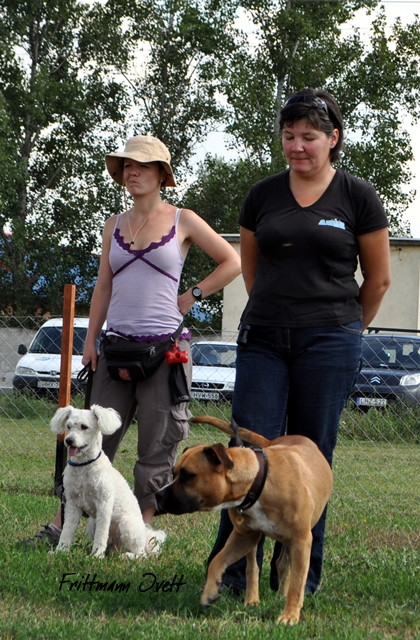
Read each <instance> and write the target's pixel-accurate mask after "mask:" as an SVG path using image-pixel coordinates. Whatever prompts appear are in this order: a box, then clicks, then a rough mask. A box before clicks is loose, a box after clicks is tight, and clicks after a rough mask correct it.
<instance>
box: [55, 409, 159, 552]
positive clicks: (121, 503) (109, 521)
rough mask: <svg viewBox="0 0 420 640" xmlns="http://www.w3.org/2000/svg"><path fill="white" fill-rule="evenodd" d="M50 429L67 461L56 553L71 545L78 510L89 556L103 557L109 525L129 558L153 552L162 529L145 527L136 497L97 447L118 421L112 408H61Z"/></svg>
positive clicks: (112, 536) (116, 542) (77, 518)
mask: <svg viewBox="0 0 420 640" xmlns="http://www.w3.org/2000/svg"><path fill="white" fill-rule="evenodd" d="M50 425H51V431H53V432H54V433H56V434H64V433H66V436H65V438H64V444H65V445H66V447H67V448H68V453H69V456H70V459H69V460H68V463H67V465H66V468H65V470H64V474H63V484H64V495H65V498H66V503H65V508H64V524H63V529H62V532H61V536H60V540H59V543H58V545H57V548H56V551H57V552H59V551H67V550H68V549H69V547H70V546H71V544H72V542H73V538H74V534H75V532H76V529H77V526H78V524H79V522H80V519H81V517H82V514H83V512H85V513H87V514H88V515H89V524H88V534H89V535H90V536H91V537H92V538H93V547H92V555H93V556H96V557H98V558H101V557H103V556H104V554H105V551H106V548H107V544H108V537H109V534H110V528H111V527H112V528H111V531H112V532H113V534H112V535H111V538H112V539H113V542H114V545H115V547H116V548H118V549H120V548H121V550H123V551H124V555H125V556H126V557H128V558H138V557H142V556H146V555H148V554H150V553H158V552H159V551H160V548H161V546H162V544H163V542H164V541H165V538H166V533H165V532H164V531H161V530H154V529H152V528H151V527H149V526H148V525H145V523H144V521H143V517H142V515H141V511H140V507H139V504H138V502H137V499H136V497H135V496H134V494H133V492H132V491H131V489H130V487H129V486H128V483H127V482H126V480H125V479H124V478H123V476H122V475H121V474H120V473H119V471H117V470H116V469H115V468H114V467H113V466H112V464H111V462H110V460H109V458H108V457H107V455H106V454H105V453H104V452H103V451H102V434H106V435H109V434H111V433H114V432H115V431H116V430H117V429H118V428H119V427H120V425H121V420H120V416H119V414H118V413H117V412H116V411H114V409H105V408H104V407H100V406H99V405H92V407H91V408H90V409H76V408H74V407H71V406H68V407H62V408H61V409H58V410H57V411H56V413H55V415H54V417H53V418H52V420H51V423H50Z"/></svg>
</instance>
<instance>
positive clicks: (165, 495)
mask: <svg viewBox="0 0 420 640" xmlns="http://www.w3.org/2000/svg"><path fill="white" fill-rule="evenodd" d="M155 499H156V505H157V512H158V513H173V514H174V515H177V516H179V515H181V514H183V513H192V512H193V511H200V503H199V501H198V500H197V498H195V497H194V496H189V495H187V494H185V493H178V492H177V491H176V490H175V489H174V486H173V485H168V486H167V487H163V489H159V491H158V492H157V493H155Z"/></svg>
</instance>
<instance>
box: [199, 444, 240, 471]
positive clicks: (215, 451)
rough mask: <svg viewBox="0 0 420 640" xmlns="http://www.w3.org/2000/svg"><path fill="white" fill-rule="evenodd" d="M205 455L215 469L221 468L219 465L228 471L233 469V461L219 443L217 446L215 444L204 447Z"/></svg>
mask: <svg viewBox="0 0 420 640" xmlns="http://www.w3.org/2000/svg"><path fill="white" fill-rule="evenodd" d="M203 453H204V455H205V456H206V458H207V460H208V461H209V462H210V464H212V465H214V466H215V467H217V466H219V464H221V465H223V466H224V467H225V468H226V469H233V461H232V459H231V458H230V457H229V456H228V454H227V451H226V447H225V446H224V445H223V444H221V442H218V443H217V444H213V445H211V446H208V447H204V449H203Z"/></svg>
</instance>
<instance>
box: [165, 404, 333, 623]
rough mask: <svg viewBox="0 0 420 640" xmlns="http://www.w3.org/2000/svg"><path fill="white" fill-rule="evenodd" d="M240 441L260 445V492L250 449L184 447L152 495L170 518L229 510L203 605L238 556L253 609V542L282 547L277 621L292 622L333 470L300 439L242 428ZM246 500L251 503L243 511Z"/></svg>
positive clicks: (224, 425)
mask: <svg viewBox="0 0 420 640" xmlns="http://www.w3.org/2000/svg"><path fill="white" fill-rule="evenodd" d="M192 422H205V423H208V424H211V425H213V426H215V427H217V428H218V429H220V430H221V431H224V432H225V433H227V434H229V435H234V434H233V431H232V427H231V425H230V424H229V423H228V422H225V421H224V420H219V419H218V418H214V417H212V416H198V417H196V418H194V419H193V420H192ZM238 435H239V437H240V438H241V439H242V440H246V441H247V442H249V443H250V444H252V445H255V446H257V447H264V449H263V454H265V455H264V457H265V458H266V460H267V463H268V471H267V476H266V480H265V483H263V485H262V486H260V487H258V486H255V483H254V480H255V479H256V477H258V475H259V471H260V468H262V467H264V463H262V464H261V463H260V462H259V457H261V454H257V453H256V452H255V451H254V450H253V449H251V448H248V447H231V448H226V447H225V446H224V445H223V444H220V443H218V444H214V445H196V446H193V447H189V448H187V449H186V450H185V451H184V453H183V454H182V456H181V457H180V458H179V460H178V461H177V463H176V465H175V468H174V480H173V482H171V483H170V484H169V485H167V486H166V487H164V488H163V489H161V490H160V491H158V492H157V494H156V500H157V503H158V507H159V508H161V509H163V510H165V511H167V512H168V513H175V514H182V513H190V512H192V511H218V510H220V509H225V508H228V509H229V516H230V519H231V520H232V524H233V531H232V533H231V535H230V537H229V538H228V540H227V542H226V544H225V546H224V548H223V549H222V550H221V551H220V552H219V553H218V554H217V555H216V556H215V557H214V558H213V560H212V561H211V563H210V565H209V568H208V573H207V581H206V584H205V587H204V591H203V593H202V596H201V604H202V605H203V606H205V607H206V606H209V605H211V604H212V603H213V602H215V601H216V600H217V598H218V596H219V590H220V586H221V584H222V576H223V573H224V571H225V570H226V568H227V567H228V566H229V565H230V564H233V563H234V562H236V561H237V560H239V559H240V558H242V557H244V556H246V559H247V568H246V581H247V584H246V592H245V604H256V603H258V602H259V588H258V580H259V575H258V574H259V571H258V565H257V561H256V550H257V545H258V541H259V539H260V537H261V534H263V533H264V534H265V535H267V536H269V537H270V538H273V539H274V540H278V541H279V542H282V543H283V544H284V547H283V549H284V552H283V553H282V554H281V556H280V558H279V559H278V561H277V571H278V574H279V582H280V584H282V583H283V585H282V586H283V588H282V593H283V595H285V596H286V606H285V608H284V611H283V612H282V614H281V615H280V616H279V618H278V620H277V622H278V623H283V624H289V625H292V624H296V623H297V622H298V621H299V615H300V610H301V608H302V605H303V597H304V589H305V584H306V578H307V575H308V570H309V558H310V551H311V544H312V534H311V529H312V528H313V527H314V525H315V524H316V523H317V522H318V520H319V518H320V516H321V514H322V512H323V510H324V507H325V505H326V504H327V501H328V498H329V496H330V494H331V490H332V472H331V468H330V466H329V464H328V462H327V461H326V459H325V458H324V456H323V455H322V453H321V452H320V450H319V449H318V447H317V446H316V444H314V443H313V442H312V441H311V440H309V438H306V437H304V436H282V437H280V438H276V439H275V440H267V439H266V438H264V437H263V436H260V435H258V434H256V433H254V432H252V431H249V430H247V429H244V428H241V427H239V429H238ZM258 456H259V457H258ZM250 490H251V491H250ZM260 490H261V493H260V494H258V492H259V491H260ZM249 494H251V496H253V497H254V498H255V497H256V500H255V501H254V502H253V503H252V500H251V503H252V504H251V506H249V507H248V504H249V502H248V503H247V504H246V506H244V508H242V507H241V505H243V503H244V500H248V497H249Z"/></svg>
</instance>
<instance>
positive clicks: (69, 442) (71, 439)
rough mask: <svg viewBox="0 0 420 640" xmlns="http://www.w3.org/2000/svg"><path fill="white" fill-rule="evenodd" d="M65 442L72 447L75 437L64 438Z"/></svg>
mask: <svg viewBox="0 0 420 640" xmlns="http://www.w3.org/2000/svg"><path fill="white" fill-rule="evenodd" d="M64 444H65V445H66V447H72V446H73V438H64Z"/></svg>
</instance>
